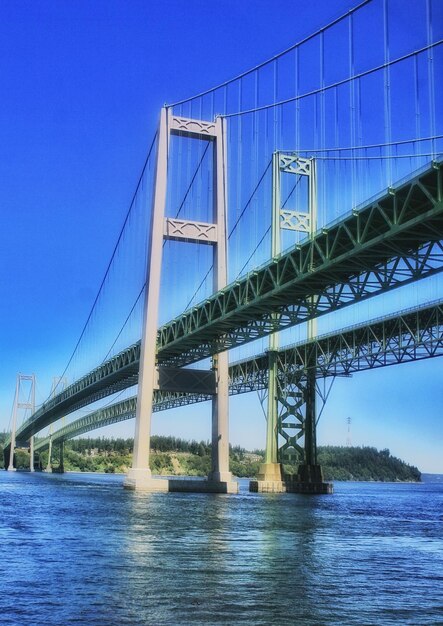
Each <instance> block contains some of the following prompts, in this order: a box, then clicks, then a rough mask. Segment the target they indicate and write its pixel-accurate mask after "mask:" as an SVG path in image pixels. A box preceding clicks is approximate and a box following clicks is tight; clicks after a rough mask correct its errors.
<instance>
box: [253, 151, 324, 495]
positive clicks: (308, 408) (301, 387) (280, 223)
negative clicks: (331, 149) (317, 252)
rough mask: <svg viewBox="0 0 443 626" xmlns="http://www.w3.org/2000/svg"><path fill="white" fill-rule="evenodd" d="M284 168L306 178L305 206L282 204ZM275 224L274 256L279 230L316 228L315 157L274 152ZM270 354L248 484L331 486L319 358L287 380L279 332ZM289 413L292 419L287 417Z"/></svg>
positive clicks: (311, 333) (263, 488) (304, 488)
mask: <svg viewBox="0 0 443 626" xmlns="http://www.w3.org/2000/svg"><path fill="white" fill-rule="evenodd" d="M283 173H286V174H292V175H294V174H295V175H297V176H299V177H305V178H307V179H308V194H307V204H308V207H307V211H298V210H289V209H285V208H284V205H283V207H282V204H281V176H282V174H283ZM295 186H296V185H295ZM295 186H294V188H295ZM271 226H272V233H271V256H272V258H275V257H276V256H278V255H279V254H280V253H281V230H290V231H293V232H300V233H303V234H305V235H307V236H309V237H313V236H314V233H315V231H316V228H317V182H316V168H315V160H314V159H307V158H302V157H300V156H298V155H297V154H294V153H286V152H279V151H277V152H274V154H273V155H272V220H271ZM315 298H316V296H315V295H313V296H311V297H310V298H309V301H310V302H312V303H313V304H315ZM313 308H314V307H313ZM278 316H279V314H278V313H274V314H273V318H274V319H276V320H278ZM276 325H277V324H276ZM316 334H317V322H316V320H315V319H311V320H309V321H308V323H307V338H308V340H309V339H312V338H314V337H315V336H316ZM268 359H269V367H268V405H267V426H266V449H265V462H264V463H263V464H262V466H261V467H260V470H259V474H258V477H257V480H256V481H251V484H250V489H251V491H260V492H282V491H297V492H298V491H301V492H304V493H325V492H328V491H329V489H330V485H329V484H327V483H323V476H322V472H321V467H320V466H319V465H318V463H317V442H316V364H315V363H305V364H304V365H305V367H304V370H303V371H300V372H299V373H298V374H297V375H295V376H294V375H292V377H291V380H287V379H286V377H285V373H284V368H282V367H281V364H280V363H279V339H278V333H273V334H271V336H270V339H269V350H268ZM279 372H280V374H279ZM282 373H283V376H282ZM279 409H280V411H279ZM288 419H289V420H290V421H287V420H288ZM294 430H295V433H294V432H293V431H294ZM302 437H304V446H303V448H302V447H301V446H300V444H299V443H298V440H299V439H300V438H302ZM279 438H282V439H283V442H284V443H283V445H282V446H281V447H280V448H279ZM289 451H294V452H295V453H296V455H297V456H298V457H301V458H302V459H303V462H302V463H301V464H300V465H299V469H298V474H297V475H296V476H295V477H291V478H290V477H287V476H285V475H284V471H283V464H282V461H283V457H284V455H285V453H286V454H287V453H288V452H289Z"/></svg>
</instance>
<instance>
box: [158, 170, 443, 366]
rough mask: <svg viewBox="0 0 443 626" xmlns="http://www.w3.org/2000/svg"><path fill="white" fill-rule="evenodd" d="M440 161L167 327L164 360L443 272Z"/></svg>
mask: <svg viewBox="0 0 443 626" xmlns="http://www.w3.org/2000/svg"><path fill="white" fill-rule="evenodd" d="M440 165H441V164H440V163H433V164H432V166H430V167H429V168H428V169H426V170H425V171H424V172H422V173H420V174H418V175H416V176H415V177H414V178H412V179H411V180H409V181H407V182H405V183H403V184H401V185H399V186H398V188H396V189H395V190H394V189H390V190H389V191H388V193H386V194H385V195H384V196H382V197H380V198H378V199H377V200H375V201H373V202H371V203H370V204H368V205H367V206H365V207H363V208H361V209H358V210H353V211H352V213H351V214H350V215H348V216H347V217H345V218H343V219H341V220H340V221H337V222H336V223H333V224H332V225H330V226H329V227H328V228H323V229H322V230H321V231H319V232H317V233H316V234H315V236H314V237H313V238H312V239H306V240H305V241H304V242H302V243H300V244H297V245H296V246H294V247H293V248H292V249H291V250H289V252H286V253H285V254H283V255H281V256H278V257H276V258H275V259H273V260H272V261H271V262H269V263H267V264H266V265H264V266H262V267H261V268H259V269H257V270H255V271H253V272H250V273H249V274H248V275H247V276H246V277H245V278H243V279H241V280H238V281H236V282H235V283H233V284H231V285H228V286H227V287H226V288H225V289H223V290H222V291H220V292H218V293H216V294H214V295H213V296H212V297H210V298H208V299H207V300H206V301H205V302H203V303H201V304H200V305H198V306H196V307H193V308H192V309H189V310H188V311H186V312H185V313H183V314H182V315H180V316H179V317H177V318H176V319H174V320H172V321H171V322H169V323H168V324H166V325H165V326H163V327H162V328H160V330H159V333H158V359H159V363H163V364H166V363H171V364H176V365H180V366H182V365H186V364H188V363H192V362H195V361H198V360H200V359H202V358H205V357H207V356H209V355H211V354H214V353H216V352H218V351H222V350H225V349H229V348H231V347H234V346H236V345H239V344H241V343H245V342H248V341H252V340H254V339H256V338H258V337H260V336H263V335H266V334H269V333H270V332H272V331H274V330H277V329H283V328H286V327H288V326H293V325H295V324H297V323H300V322H303V321H306V320H307V319H312V318H314V317H318V316H319V315H322V314H325V313H328V312H331V311H334V310H336V309H338V308H342V307H343V306H346V305H348V304H351V303H353V302H355V301H357V300H362V299H364V298H368V297H370V296H373V295H376V294H378V293H381V292H383V291H387V290H391V289H393V288H395V287H397V286H399V285H403V284H405V283H408V282H411V281H414V280H417V279H419V278H423V277H425V276H429V275H431V274H433V273H436V272H438V271H441V270H442V269H443V263H442V261H443V247H442V243H441V239H442V234H443V202H442V197H441V194H442V191H441V190H442V187H443V185H442V170H441V167H440ZM313 295H315V296H317V297H316V298H312V297H311V296H313ZM272 312H278V313H279V316H278V317H272V315H271V313H272Z"/></svg>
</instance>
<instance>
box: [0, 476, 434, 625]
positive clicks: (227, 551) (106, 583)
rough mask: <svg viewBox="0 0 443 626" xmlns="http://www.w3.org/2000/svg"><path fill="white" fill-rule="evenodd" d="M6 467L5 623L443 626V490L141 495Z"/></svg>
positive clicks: (393, 487)
mask: <svg viewBox="0 0 443 626" xmlns="http://www.w3.org/2000/svg"><path fill="white" fill-rule="evenodd" d="M122 481H123V477H121V476H111V475H105V476H100V475H93V474H92V475H91V474H88V475H85V474H83V475H82V474H68V475H64V476H58V475H52V476H51V475H41V474H40V475H37V474H36V475H33V476H32V475H30V474H26V473H19V472H16V473H10V472H0V546H1V556H2V559H1V565H0V624H1V625H2V626H11V625H13V626H28V625H29V626H31V625H32V626H35V625H36V624H44V625H45V626H62V625H63V626H70V625H74V624H77V625H79V624H80V625H85V626H95V625H100V626H114V625H115V626H117V625H124V624H128V625H131V626H145V625H147V624H149V625H151V624H153V625H155V626H160V625H163V624H167V625H170V626H178V625H180V626H181V625H186V624H205V625H208V624H209V625H217V624H230V625H236V624H251V625H254V626H255V625H271V624H272V625H276V626H282V625H287V624H288V625H289V624H290V625H297V626H298V625H300V626H307V625H309V626H321V625H323V624H325V625H333V624H336V625H340V626H342V625H347V624H359V625H362V624H363V625H371V624H374V625H376V626H385V625H388V624H401V625H405V624H411V625H414V626H415V625H418V624H431V625H433V626H434V625H437V624H443V591H442V588H443V529H442V526H443V524H442V521H443V481H441V482H440V483H432V482H429V483H424V484H375V483H372V484H371V483H336V484H335V494H334V495H333V496H311V497H309V496H301V495H296V494H286V495H260V494H249V493H248V492H247V491H246V489H247V483H246V482H245V481H243V482H242V492H241V494H240V495H239V496H233V495H208V494H195V495H193V494H150V495H141V494H137V493H133V492H128V491H126V490H124V489H123V488H122Z"/></svg>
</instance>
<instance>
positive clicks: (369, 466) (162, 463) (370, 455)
mask: <svg viewBox="0 0 443 626" xmlns="http://www.w3.org/2000/svg"><path fill="white" fill-rule="evenodd" d="M5 436H6V435H5V433H3V434H0V454H1V456H0V467H3V446H2V444H3V441H4V439H5ZM132 449H133V439H132V438H129V439H123V438H115V439H114V438H105V437H83V438H80V439H71V440H69V441H66V442H65V452H64V468H65V471H78V472H106V473H125V472H127V470H128V469H129V468H130V467H131V463H132ZM151 450H152V452H151V469H152V472H153V473H154V474H160V475H163V476H169V475H177V476H179V475H186V476H206V475H207V474H208V472H209V469H210V461H211V444H210V443H209V442H207V441H186V440H183V439H179V438H177V437H159V436H153V437H152V438H151ZM263 459H264V452H263V450H253V451H248V450H245V449H244V448H241V447H240V446H230V468H231V471H232V473H233V474H234V475H235V476H238V477H240V478H241V477H248V478H254V477H256V476H257V473H258V469H259V466H260V464H261V463H262V462H263ZM318 461H319V463H320V464H321V465H322V467H323V473H324V478H325V480H363V481H384V482H397V481H409V482H410V481H420V479H421V474H420V471H419V470H418V469H417V468H416V467H414V466H411V465H408V464H407V463H405V462H404V461H402V460H400V459H398V458H396V457H394V456H392V455H391V454H390V451H389V450H387V449H386V450H381V451H378V450H377V449H376V448H373V447H369V446H365V447H351V446H347V447H340V446H320V447H319V449H318ZM47 463H48V451H47V450H46V451H44V452H42V454H41V466H42V468H46V466H47ZM58 464H59V449H58V446H57V445H54V446H53V457H52V466H53V467H54V468H57V466H58ZM16 465H17V468H18V469H26V468H28V467H29V453H28V452H27V451H26V450H17V452H16ZM296 469H297V466H296V465H292V466H291V465H285V470H286V471H287V472H288V473H296Z"/></svg>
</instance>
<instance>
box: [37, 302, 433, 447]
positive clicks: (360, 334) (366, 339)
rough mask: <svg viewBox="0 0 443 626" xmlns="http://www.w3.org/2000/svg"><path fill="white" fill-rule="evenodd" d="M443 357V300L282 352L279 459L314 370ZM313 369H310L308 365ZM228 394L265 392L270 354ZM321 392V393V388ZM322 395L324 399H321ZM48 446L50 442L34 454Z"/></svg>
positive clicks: (253, 362) (131, 405)
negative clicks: (309, 377)
mask: <svg viewBox="0 0 443 626" xmlns="http://www.w3.org/2000/svg"><path fill="white" fill-rule="evenodd" d="M437 356H443V301H440V302H437V303H432V304H429V305H426V306H422V307H419V308H415V309H410V310H407V311H404V312H402V313H400V314H398V315H395V316H391V317H387V318H381V319H379V320H375V321H373V322H371V323H369V324H363V325H357V326H354V327H352V328H348V329H346V330H343V331H340V332H336V333H330V334H328V335H324V336H322V337H318V338H316V339H313V340H311V341H306V342H301V343H298V344H294V345H292V346H287V347H286V348H283V349H281V350H279V351H278V353H277V362H278V371H279V375H278V397H279V403H280V409H281V410H280V415H279V433H280V436H281V447H280V454H281V455H283V454H284V455H285V456H286V458H287V456H288V455H287V453H288V452H294V451H295V452H296V453H298V454H299V455H301V454H302V453H303V449H302V447H301V445H300V442H299V440H300V439H301V438H302V437H303V436H304V434H305V433H304V414H305V410H304V405H305V398H306V382H307V376H308V375H309V373H310V371H314V372H315V376H316V378H317V382H319V381H320V379H322V378H326V377H331V376H339V375H351V374H353V373H354V372H358V371H363V370H368V369H374V368H378V367H385V366H388V365H396V364H399V363H406V362H410V361H416V360H421V359H427V358H432V357H437ZM310 364H312V365H310ZM229 379H230V382H229V392H230V395H236V394H240V393H248V392H250V391H258V390H264V389H267V386H268V353H265V354H261V355H259V356H256V357H253V358H250V359H247V360H244V361H239V362H238V363H234V364H232V365H231V366H230V368H229ZM319 391H320V389H319ZM155 394H156V396H155V404H154V410H155V411H163V410H166V409H171V408H176V407H179V406H183V405H186V404H193V403H196V402H202V401H205V400H209V399H210V397H211V396H209V395H204V394H184V393H165V392H160V391H156V392H155ZM320 395H323V394H320ZM135 409H136V397H133V398H129V399H127V400H123V401H122V402H118V403H115V404H112V405H110V406H107V407H104V408H103V409H99V410H97V411H94V412H93V413H90V414H89V415H87V416H85V417H82V418H80V419H78V420H76V421H74V422H72V423H71V424H69V425H67V426H65V427H64V428H61V429H60V430H58V431H57V432H55V433H54V434H53V435H52V442H53V443H57V442H59V441H62V440H65V439H70V438H72V437H76V436H78V435H81V434H82V433H85V432H88V431H90V430H94V429H96V428H100V427H102V426H107V425H109V424H114V423H116V422H121V421H123V420H126V419H130V418H133V417H135ZM48 445H49V437H47V438H46V439H43V440H40V441H39V442H37V443H36V444H35V450H42V449H44V448H45V447H47V446H48Z"/></svg>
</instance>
